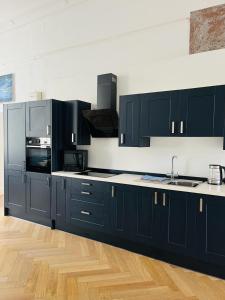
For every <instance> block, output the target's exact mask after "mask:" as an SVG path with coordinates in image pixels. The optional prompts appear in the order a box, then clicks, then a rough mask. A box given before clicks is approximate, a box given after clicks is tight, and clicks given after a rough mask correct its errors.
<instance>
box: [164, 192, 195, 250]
mask: <svg viewBox="0 0 225 300" xmlns="http://www.w3.org/2000/svg"><path fill="white" fill-rule="evenodd" d="M161 222H162V235H163V239H164V246H165V247H166V248H167V249H168V250H171V251H175V252H180V253H182V254H185V253H189V252H192V249H191V248H192V245H191V240H190V238H191V236H192V235H193V234H194V231H193V229H192V224H193V223H194V214H193V209H192V207H191V206H190V205H189V197H188V194H187V193H183V192H175V191H170V192H169V191H163V192H162V215H161Z"/></svg>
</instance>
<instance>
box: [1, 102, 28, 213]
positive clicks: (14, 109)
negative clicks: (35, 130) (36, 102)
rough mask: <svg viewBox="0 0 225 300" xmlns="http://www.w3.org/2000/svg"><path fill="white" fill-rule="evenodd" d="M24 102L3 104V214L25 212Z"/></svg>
mask: <svg viewBox="0 0 225 300" xmlns="http://www.w3.org/2000/svg"><path fill="white" fill-rule="evenodd" d="M25 107H26V106H25V103H17V104H11V105H4V148H5V149H4V163H5V168H4V191H5V193H4V197H5V214H6V215H7V214H8V213H9V211H10V212H12V214H19V215H20V216H22V215H23V214H24V213H25V193H26V192H25V191H26V186H25V171H26V151H25V140H26V133H25V131H26V130H25V129H26V128H25V127H26V124H25V120H26V119H25V113H26V110H25Z"/></svg>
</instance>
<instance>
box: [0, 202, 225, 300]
mask: <svg viewBox="0 0 225 300" xmlns="http://www.w3.org/2000/svg"><path fill="white" fill-rule="evenodd" d="M0 198H1V197H0ZM0 200H2V199H0ZM8 299H10V300H28V299H39V300H41V299H48V300H50V299H51V300H53V299H54V300H64V299H65V300H67V299H70V300H181V299H184V300H197V299H200V300H225V281H222V280H219V279H216V278H213V277H209V276H204V275H202V274H199V273H195V272H191V271H188V270H185V269H182V268H178V267H174V266H172V265H169V264H166V263H163V262H160V261H157V260H153V259H151V258H147V257H144V256H141V255H137V254H133V253H131V252H128V251H125V250H121V249H118V248H115V247H112V246H108V245H105V244H102V243H98V242H95V241H92V240H88V239H86V238H81V237H78V236H75V235H71V234H68V233H65V232H61V231H57V230H55V231H52V230H51V229H49V228H47V227H44V226H40V225H37V224H33V223H30V222H26V221H23V220H19V219H16V218H13V217H3V214H1V216H0V300H8Z"/></svg>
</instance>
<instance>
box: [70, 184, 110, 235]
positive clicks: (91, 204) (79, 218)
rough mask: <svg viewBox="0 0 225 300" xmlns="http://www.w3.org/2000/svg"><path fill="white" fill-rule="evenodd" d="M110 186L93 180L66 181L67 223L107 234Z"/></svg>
mask: <svg viewBox="0 0 225 300" xmlns="http://www.w3.org/2000/svg"><path fill="white" fill-rule="evenodd" d="M109 192H110V191H109V185H108V184H107V183H101V182H98V181H92V180H79V179H67V180H66V223H67V224H69V225H71V226H78V227H79V228H84V229H85V228H86V229H91V230H97V231H103V232H106V231H108V229H109V214H110V212H109V199H110V196H109V195H110V194H109Z"/></svg>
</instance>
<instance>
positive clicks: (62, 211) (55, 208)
mask: <svg viewBox="0 0 225 300" xmlns="http://www.w3.org/2000/svg"><path fill="white" fill-rule="evenodd" d="M66 184H67V180H66V178H64V177H61V176H52V201H51V204H52V205H51V216H52V219H53V220H55V222H56V223H57V222H60V223H65V221H66Z"/></svg>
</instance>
